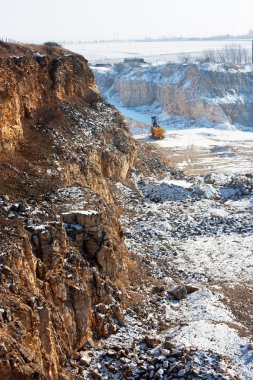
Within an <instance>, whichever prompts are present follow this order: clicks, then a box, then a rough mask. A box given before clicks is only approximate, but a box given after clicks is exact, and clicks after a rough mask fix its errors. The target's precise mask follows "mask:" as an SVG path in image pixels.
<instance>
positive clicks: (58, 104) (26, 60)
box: [0, 44, 136, 380]
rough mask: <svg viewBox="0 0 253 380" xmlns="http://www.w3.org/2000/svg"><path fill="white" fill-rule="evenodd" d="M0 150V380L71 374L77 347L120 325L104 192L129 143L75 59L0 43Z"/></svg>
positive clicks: (122, 266)
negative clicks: (70, 368) (69, 369)
mask: <svg viewBox="0 0 253 380" xmlns="http://www.w3.org/2000/svg"><path fill="white" fill-rule="evenodd" d="M0 147H1V149H0V172H1V183H0V224H1V231H0V236H1V237H0V252H1V253H0V282H1V287H0V339H1V340H0V378H1V379H6V380H7V379H14V378H15V379H71V378H79V377H78V371H77V373H74V374H73V373H70V372H69V371H67V369H66V368H67V367H68V365H73V366H78V361H79V360H80V354H79V350H80V349H82V348H84V347H85V345H86V344H88V343H91V342H93V341H94V339H98V338H100V337H101V336H108V335H109V334H110V333H112V332H115V331H116V330H117V329H118V327H119V326H120V325H121V324H123V323H124V317H123V313H122V306H124V303H125V292H126V289H127V288H128V265H129V263H130V260H129V258H128V255H127V250H126V247H125V243H124V233H123V231H122V229H121V227H120V224H119V222H118V219H117V215H118V213H119V210H118V209H117V207H116V206H115V204H114V201H113V192H114V187H115V185H114V184H115V181H126V178H127V174H128V172H129V169H130V168H131V167H132V166H133V163H134V162H135V160H136V147H135V143H134V141H133V139H132V138H131V137H130V135H129V132H128V130H127V128H126V126H125V124H124V122H123V119H122V117H121V116H120V115H119V113H118V112H117V111H116V110H115V109H114V108H113V107H112V106H110V105H108V104H106V103H105V102H104V101H103V100H102V99H101V97H100V95H99V93H98V90H97V87H96V85H95V81H94V76H93V74H92V72H91V70H90V69H89V67H88V65H87V61H86V60H85V59H84V58H83V57H82V56H79V55H76V54H72V53H71V52H69V51H66V50H64V49H61V48H58V47H45V46H32V45H30V46H24V45H22V46H18V45H7V44H1V46H0Z"/></svg>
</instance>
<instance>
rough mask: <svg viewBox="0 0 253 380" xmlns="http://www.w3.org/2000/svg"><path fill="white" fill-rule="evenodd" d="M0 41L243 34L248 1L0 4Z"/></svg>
mask: <svg viewBox="0 0 253 380" xmlns="http://www.w3.org/2000/svg"><path fill="white" fill-rule="evenodd" d="M0 9H1V23H0V38H1V37H3V38H11V39H14V40H16V41H20V42H35V43H41V42H45V41H58V42H61V41H92V40H110V39H132V38H145V37H154V38H157V37H162V36H167V37H171V36H186V37H190V36H210V35H219V34H231V35H238V34H247V32H248V30H250V29H253V17H252V14H253V1H252V0H240V1H239V0H236V1H235V0H8V1H6V0H0Z"/></svg>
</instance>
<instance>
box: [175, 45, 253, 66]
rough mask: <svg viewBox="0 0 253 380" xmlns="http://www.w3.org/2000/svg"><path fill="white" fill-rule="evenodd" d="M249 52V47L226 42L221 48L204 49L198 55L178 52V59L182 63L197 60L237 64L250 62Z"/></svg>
mask: <svg viewBox="0 0 253 380" xmlns="http://www.w3.org/2000/svg"><path fill="white" fill-rule="evenodd" d="M251 54H252V52H251V51H250V49H247V48H244V47H242V45H240V44H227V45H224V47H223V48H222V49H209V50H205V51H203V52H202V53H201V55H200V56H198V57H196V56H192V55H190V54H180V55H178V59H179V61H180V62H183V63H187V62H192V61H193V60H194V61H196V60H197V61H199V62H214V63H231V64H236V65H239V64H245V63H251V60H252V56H251Z"/></svg>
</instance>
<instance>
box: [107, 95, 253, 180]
mask: <svg viewBox="0 0 253 380" xmlns="http://www.w3.org/2000/svg"><path fill="white" fill-rule="evenodd" d="M106 97H107V100H108V101H109V102H110V103H111V104H113V105H114V106H115V107H116V108H117V109H118V110H119V111H120V112H121V113H122V114H123V115H124V116H125V118H126V121H127V123H128V125H129V127H130V128H131V131H132V133H133V135H134V137H135V138H136V139H137V140H140V141H146V142H149V143H153V144H156V145H158V146H159V147H161V148H162V150H163V151H164V152H165V154H166V155H167V157H168V159H169V160H170V162H171V164H172V165H173V166H175V167H176V168H178V169H180V170H184V171H185V172H186V173H188V174H205V173H209V172H212V171H213V170H215V171H217V172H226V173H231V174H232V173H234V172H238V173H248V172H252V170H253V128H249V127H248V128H247V127H244V126H242V125H239V124H236V125H231V124H229V123H223V124H215V123H212V122H210V121H209V120H208V119H205V118H201V119H198V120H186V119H185V118H183V117H182V116H171V117H170V116H169V115H168V114H167V113H166V112H165V110H163V109H162V108H161V106H160V105H159V104H158V102H154V103H153V104H151V105H144V106H141V107H134V108H130V107H126V106H124V105H123V104H122V102H121V101H119V99H118V97H117V96H116V95H113V96H110V94H106ZM151 115H152V116H157V118H158V122H159V125H161V126H162V127H163V128H164V129H165V131H166V133H165V138H164V139H163V140H156V141H154V140H152V139H151V138H150V124H151Z"/></svg>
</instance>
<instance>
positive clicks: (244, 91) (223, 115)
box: [94, 63, 253, 126]
mask: <svg viewBox="0 0 253 380" xmlns="http://www.w3.org/2000/svg"><path fill="white" fill-rule="evenodd" d="M94 72H95V74H96V77H97V82H98V85H99V88H100V90H101V92H102V93H104V94H105V93H107V92H108V91H109V93H110V95H115V94H116V95H117V96H118V98H119V99H120V100H121V101H122V103H123V104H124V105H125V106H127V107H138V106H142V105H146V104H152V103H153V102H155V101H157V102H159V104H160V105H161V106H162V107H163V108H164V109H165V110H166V111H167V112H168V114H169V115H170V116H174V115H180V116H183V117H184V118H186V119H188V120H195V119H201V118H207V119H208V120H209V121H211V122H214V123H224V122H226V123H231V122H232V123H240V124H242V125H246V126H252V125H253V113H252V101H253V100H252V89H253V84H252V83H253V71H252V66H251V65H247V66H235V65H222V64H216V65H212V64H198V63H196V64H172V63H168V64H166V65H157V66H151V65H140V66H139V67H131V66H130V65H128V64H115V65H114V66H113V68H112V69H111V70H107V71H100V70H99V69H95V70H94Z"/></svg>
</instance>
